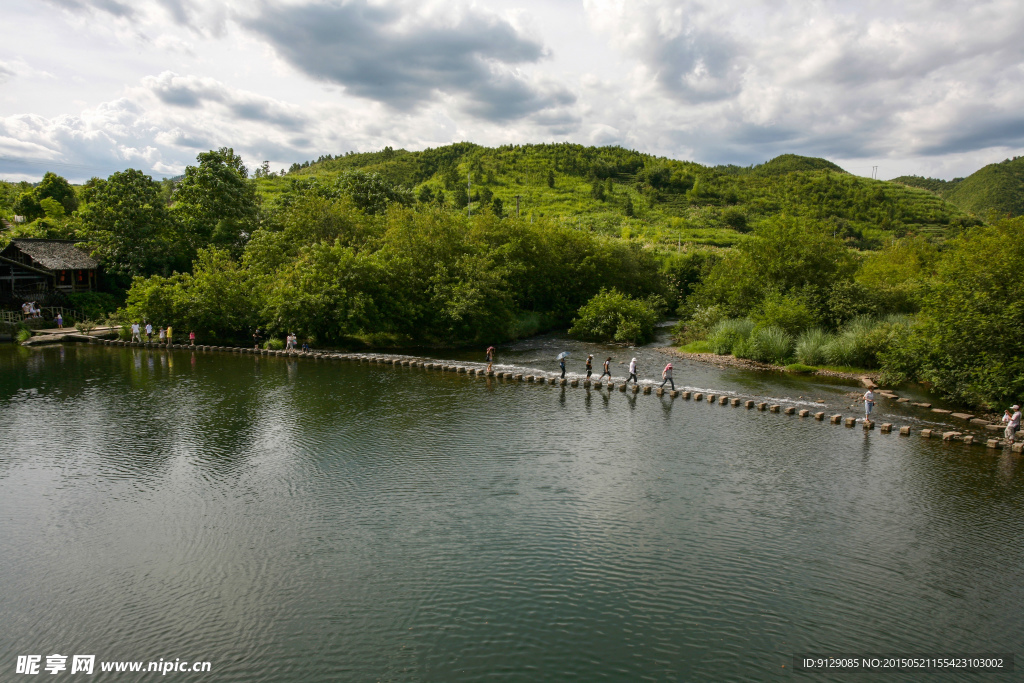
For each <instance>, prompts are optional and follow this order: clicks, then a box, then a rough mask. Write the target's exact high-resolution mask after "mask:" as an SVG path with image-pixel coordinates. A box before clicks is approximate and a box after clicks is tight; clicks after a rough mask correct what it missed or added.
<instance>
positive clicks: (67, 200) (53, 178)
mask: <svg viewBox="0 0 1024 683" xmlns="http://www.w3.org/2000/svg"><path fill="white" fill-rule="evenodd" d="M34 193H35V196H36V199H38V200H40V201H42V200H43V199H46V198H50V199H53V200H55V201H57V202H60V204H61V206H63V207H64V212H65V213H68V214H70V213H71V212H72V211H74V210H75V209H77V208H78V197H76V196H75V189H74V188H73V187H71V183H69V182H68V181H67V180H65V179H64V178H62V177H61V176H59V175H57V174H56V173H51V172H47V173H46V174H44V175H43V179H42V181H40V183H39V185H37V186H36V188H35V190H34Z"/></svg>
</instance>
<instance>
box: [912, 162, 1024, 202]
mask: <svg viewBox="0 0 1024 683" xmlns="http://www.w3.org/2000/svg"><path fill="white" fill-rule="evenodd" d="M892 182H894V183H900V184H903V185H909V186H911V187H920V188H924V189H926V190H931V191H932V192H934V193H936V194H937V195H939V196H940V197H942V198H944V199H945V200H946V201H948V202H950V203H952V204H955V205H956V206H957V207H959V208H960V209H962V210H963V211H967V212H969V213H973V214H975V215H978V216H986V215H987V214H989V213H990V212H994V213H995V214H997V215H999V216H1021V215H1024V157H1014V158H1013V159H1007V160H1005V161H1001V162H999V163H998V164H989V165H988V166H985V167H983V168H981V169H979V170H977V171H975V172H974V173H972V174H971V175H969V176H967V177H966V178H954V179H953V180H950V181H946V180H938V179H936V178H922V177H920V176H901V177H899V178H893V179H892Z"/></svg>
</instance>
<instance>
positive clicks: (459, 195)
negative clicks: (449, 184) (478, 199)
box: [452, 185, 469, 209]
mask: <svg viewBox="0 0 1024 683" xmlns="http://www.w3.org/2000/svg"><path fill="white" fill-rule="evenodd" d="M452 202H453V203H454V204H455V208H457V209H464V208H466V205H468V204H469V192H468V191H467V190H466V186H465V185H457V186H456V187H455V196H454V197H453V198H452Z"/></svg>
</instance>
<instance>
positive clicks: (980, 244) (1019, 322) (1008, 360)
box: [886, 218, 1024, 408]
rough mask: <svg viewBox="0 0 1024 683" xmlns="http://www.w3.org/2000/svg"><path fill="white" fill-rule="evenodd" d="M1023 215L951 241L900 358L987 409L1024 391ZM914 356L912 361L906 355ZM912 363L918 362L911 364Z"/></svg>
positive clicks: (942, 388)
mask: <svg viewBox="0 0 1024 683" xmlns="http://www.w3.org/2000/svg"><path fill="white" fill-rule="evenodd" d="M1022 231H1024V218H1017V219H1012V220H1011V219H1008V220H1003V221H1001V222H999V223H998V224H996V225H993V226H985V227H977V228H973V229H971V230H969V231H968V232H966V233H965V234H964V235H963V236H961V237H958V238H956V239H954V240H952V241H951V242H950V244H949V248H948V249H947V250H946V251H945V252H944V253H943V254H942V257H941V259H940V260H939V262H938V265H937V268H936V273H935V277H934V278H933V279H932V280H931V281H930V283H929V285H928V288H927V292H926V294H925V295H924V297H923V301H922V305H921V312H920V316H919V322H918V325H917V326H916V327H915V330H914V333H913V338H911V339H907V340H906V341H905V343H904V344H903V347H902V351H903V353H902V354H894V355H899V356H900V357H899V358H895V357H893V356H892V355H891V356H890V357H888V358H887V359H886V360H887V362H888V364H889V365H890V366H893V365H897V364H900V363H901V362H902V367H901V368H899V369H900V370H903V371H904V372H906V370H907V369H908V367H907V366H908V365H909V366H911V367H910V371H911V372H910V374H911V376H914V375H916V376H917V377H918V378H919V379H923V380H926V381H928V382H931V383H932V384H933V385H934V387H935V388H936V389H937V390H938V391H939V392H941V393H942V394H944V395H946V396H948V397H950V398H953V399H955V400H957V401H960V402H963V403H967V404H969V405H979V406H988V407H991V408H995V407H998V406H1000V405H1007V404H1008V403H1010V402H1018V403H1019V402H1020V399H1021V397H1022V395H1024V280H1022V279H1021V277H1020V273H1021V272H1024V241H1021V239H1020V235H1021V234H1022ZM911 354H912V355H917V356H918V358H919V360H918V362H917V363H916V364H915V363H913V362H911V361H910V359H908V358H907V355H911ZM914 365H916V367H914Z"/></svg>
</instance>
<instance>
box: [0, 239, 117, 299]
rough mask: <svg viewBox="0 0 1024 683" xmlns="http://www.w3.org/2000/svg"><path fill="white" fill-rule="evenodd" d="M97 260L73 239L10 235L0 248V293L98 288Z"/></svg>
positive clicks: (25, 294)
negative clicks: (76, 244) (4, 244)
mask: <svg viewBox="0 0 1024 683" xmlns="http://www.w3.org/2000/svg"><path fill="white" fill-rule="evenodd" d="M98 269H99V263H97V262H96V260H95V259H93V258H92V257H91V256H89V254H88V253H86V252H85V251H83V250H81V249H79V248H78V247H76V246H75V241H74V240H43V239H21V238H17V239H12V240H11V243H10V244H8V245H7V246H6V247H5V248H4V249H3V251H0V294H6V295H8V296H14V297H20V298H26V297H29V298H30V297H33V296H36V295H43V294H46V293H49V292H63V293H71V292H90V291H93V290H95V289H96V288H97V284H98V281H97V271H98Z"/></svg>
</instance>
